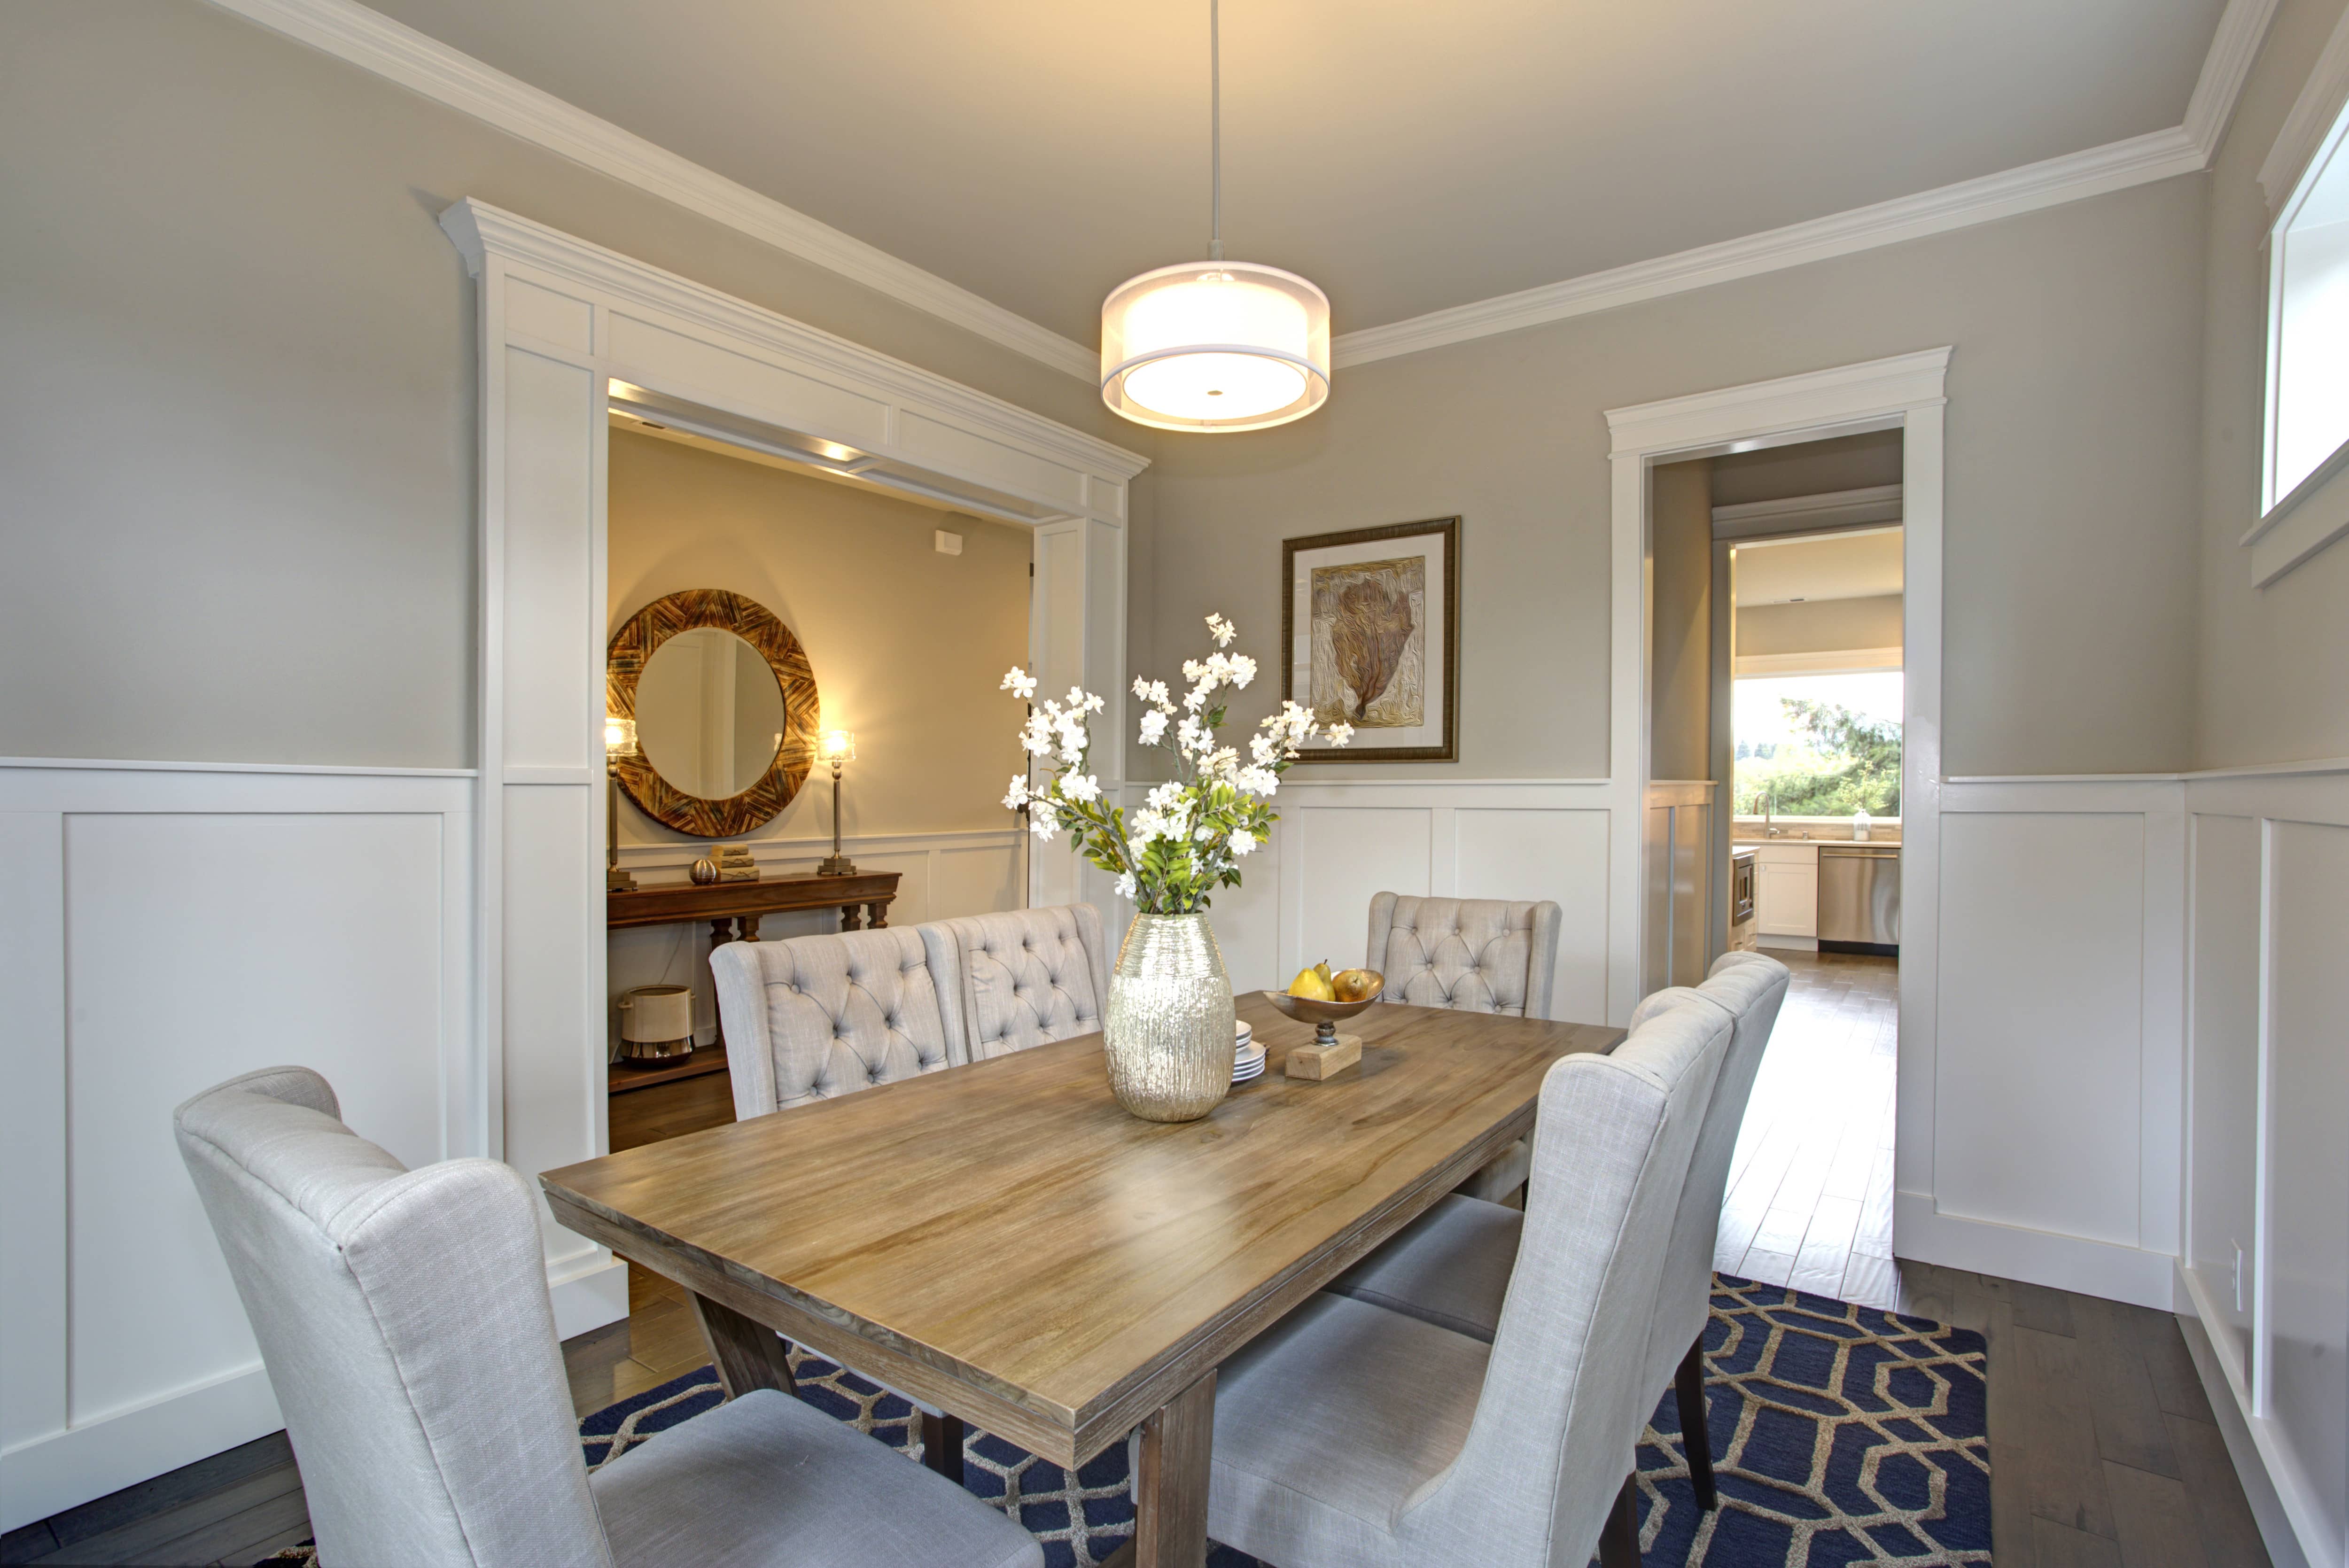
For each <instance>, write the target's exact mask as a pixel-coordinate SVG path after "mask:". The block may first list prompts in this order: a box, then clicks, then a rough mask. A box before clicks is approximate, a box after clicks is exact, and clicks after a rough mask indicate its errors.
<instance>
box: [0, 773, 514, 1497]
mask: <svg viewBox="0 0 2349 1568" xmlns="http://www.w3.org/2000/svg"><path fill="white" fill-rule="evenodd" d="M472 814H473V779H472V776H471V773H469V772H446V773H442V772H413V771H409V772H399V771H368V770H364V769H266V768H231V767H202V766H196V765H189V766H155V765H144V764H138V763H104V762H96V763H72V764H55V763H44V762H38V761H33V762H20V761H6V760H0V887H5V888H6V890H7V896H6V897H5V899H0V995H5V996H6V997H7V999H8V1007H9V1014H10V1026H9V1028H8V1029H7V1030H6V1031H5V1033H0V1071H5V1079H6V1081H7V1083H8V1084H9V1086H10V1087H9V1092H8V1094H7V1095H6V1096H5V1098H0V1530H6V1529H14V1528H15V1527H16V1526H17V1525H20V1524H23V1523H25V1522H28V1521H31V1520H35V1519H40V1518H43V1517H46V1516H47V1515H48V1514H50V1513H54V1512H56V1511H58V1510H60V1509H64V1508H68V1507H71V1506H73V1505H74V1504H77V1503H80V1502H84V1501H88V1500H89V1499H91V1498H94V1497H99V1496H103V1495H104V1494H106V1493H107V1492H109V1491H115V1490H117V1489H119V1488H120V1487H124V1486H128V1485H130V1484H131V1483H133V1482H135V1481H139V1480H145V1479H146V1478H147V1477H149V1476H151V1475H155V1474H158V1473H160V1472H161V1471H163V1470H171V1469H172V1468H174V1467H176V1466H178V1465H182V1464H186V1463H188V1462H190V1461H191V1460H197V1459H201V1458H202V1457H203V1456H205V1455H207V1454H211V1453H215V1452H218V1451H219V1450H220V1449H224V1448H228V1447H231V1446H232V1445H233V1444H236V1443H240V1442H244V1441H247V1440H249V1439H254V1438H256V1437H260V1436H262V1435H263V1434H264V1433H267V1432H271V1431H274V1430H276V1429H278V1428H279V1427H281V1426H283V1425H284V1424H285V1423H284V1422H283V1420H282V1419H281V1418H279V1416H278V1413H277V1404H276V1400H275V1399H274V1397H273V1396H272V1394H271V1393H270V1389H269V1381H268V1378H267V1377H266V1376H265V1375H264V1373H263V1371H262V1369H261V1361H260V1355H259V1352H258V1350H257V1349H256V1347H255V1346H254V1339H253V1335H252V1332H251V1330H250V1329H249V1328H248V1327H247V1326H246V1321H245V1315H244V1311H243V1306H242V1305H240V1303H239V1302H238V1300H237V1296H236V1292H235V1289H234V1287H233V1284H231V1283H230V1280H229V1275H228V1270H227V1267H226V1265H225V1264H223V1263H222V1259H221V1254H220V1250H219V1247H218V1246H217V1244H216V1243H214V1241H213V1239H212V1229H211V1227H210V1225H209V1224H208V1223H207V1222H205V1219H204V1215H203V1211H202V1207H201V1205H200V1204H199V1202H197V1198H196V1192H195V1189H194V1187H193V1186H192V1185H191V1183H190V1181H189V1180H188V1177H187V1173H186V1171H185V1170H184V1169H183V1168H182V1167H181V1162H180V1154H179V1150H178V1147H177V1145H176V1144H175V1142H174V1141H173V1140H172V1136H171V1110H172V1108H173V1107H174V1106H176V1105H178V1104H179V1103H180V1102H181V1101H182V1100H184V1099H187V1098H188V1097H190V1096H191V1095H193V1094H195V1093H197V1092H199V1091H200V1090H202V1089H203V1088H207V1087H209V1086H210V1085H212V1084H213V1083H216V1082H218V1081H220V1080H221V1079H222V1078H230V1077H233V1076H234V1075H235V1074H237V1073H241V1072H246V1071H250V1070H251V1069H253V1068H264V1067H271V1066H274V1065H278V1064H281V1063H288V1062H292V1063H300V1064H302V1065H305V1066H308V1067H313V1068H317V1069H318V1070H319V1071H321V1072H323V1073H325V1074H326V1077H327V1078H329V1079H330V1080H331V1081H332V1082H333V1083H334V1085H335V1087H336V1091H337V1092H338V1093H339V1094H340V1096H341V1098H342V1103H343V1109H344V1114H345V1115H346V1116H347V1118H348V1119H349V1120H350V1122H351V1124H352V1125H353V1126H354V1127H356V1128H357V1130H359V1131H360V1132H362V1133H364V1134H365V1135H366V1136H367V1137H368V1138H370V1139H373V1140H376V1141H377V1142H378V1143H381V1144H382V1145H383V1146H384V1147H386V1148H387V1149H388V1150H391V1151H392V1153H394V1154H395V1155H397V1156H398V1157H399V1158H400V1159H401V1160H403V1161H408V1162H409V1163H410V1164H422V1163H426V1162H429V1161H436V1160H443V1159H448V1158H450V1157H453V1156H458V1155H470V1154H481V1153H485V1152H487V1151H488V1150H489V1147H490V1143H491V1138H490V1121H489V1118H490V1114H491V1104H490V1098H489V1095H488V1093H487V1072H486V1066H485V1064H484V1062H483V1061H482V1060H481V1057H480V1054H479V1048H478V1046H477V1044H476V1035H475V1030H474V1026H473V1016H472V1006H473V987H472V981H471V943H472V924H471V922H472V911H473V887H472V870H471V867H472V852H473V851H472V845H473V824H472Z"/></svg>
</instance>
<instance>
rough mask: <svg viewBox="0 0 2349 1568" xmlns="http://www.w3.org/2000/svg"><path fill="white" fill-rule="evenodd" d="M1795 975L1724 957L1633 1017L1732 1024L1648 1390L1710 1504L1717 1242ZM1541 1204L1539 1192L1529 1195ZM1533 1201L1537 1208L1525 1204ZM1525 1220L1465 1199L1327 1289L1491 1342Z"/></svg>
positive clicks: (1696, 1161) (1690, 1188)
mask: <svg viewBox="0 0 2349 1568" xmlns="http://www.w3.org/2000/svg"><path fill="white" fill-rule="evenodd" d="M1792 978H1793V975H1792V974H1791V973H1790V972H1789V971H1788V970H1787V968H1786V966H1785V965H1783V964H1781V963H1779V962H1778V961H1777V960H1776V959H1775V958H1767V957H1764V956H1763V955H1762V954H1758V953H1729V954H1723V955H1722V956H1721V958H1720V959H1719V960H1717V961H1716V962H1715V963H1714V964H1713V972H1712V973H1711V974H1710V975H1708V976H1706V978H1705V982H1704V984H1703V985H1702V986H1696V987H1691V986H1685V985H1681V986H1674V987H1672V988H1671V989H1669V990H1663V991H1658V992H1656V993H1654V994H1653V995H1650V996H1648V997H1647V998H1646V999H1645V1000H1643V1001H1641V1002H1640V1005H1639V1006H1638V1007H1637V1008H1635V1009H1634V1010H1633V1012H1632V1014H1631V1028H1632V1031H1633V1033H1634V1035H1635V1036H1636V1035H1637V1034H1638V1032H1639V1031H1640V1029H1641V1028H1642V1027H1644V1026H1647V1025H1649V1024H1650V1023H1651V1021H1653V1020H1656V1019H1658V1018H1661V1017H1663V1016H1678V1015H1680V1014H1682V1013H1683V1012H1684V1013H1686V1014H1687V1015H1688V1016H1692V1017H1702V1018H1721V1019H1725V1020H1727V1021H1729V1022H1730V1024H1731V1028H1732V1034H1731V1040H1730V1046H1729V1052H1728V1055H1727V1057H1726V1058H1725V1059H1724V1060H1723V1064H1722V1068H1721V1075H1720V1078H1719V1079H1718V1081H1717V1082H1716V1083H1715V1084H1714V1086H1713V1094H1712V1098H1711V1099H1710V1100H1709V1101H1708V1102H1707V1103H1706V1105H1705V1108H1704V1120H1703V1124H1702V1128H1701V1129H1700V1130H1699V1132H1698V1134H1697V1140H1696V1144H1695V1147H1694V1150H1693V1151H1692V1158H1691V1162H1690V1167H1689V1173H1688V1181H1687V1182H1686V1183H1685V1184H1684V1185H1683V1187H1682V1193H1681V1200H1680V1204H1679V1209H1678V1212H1676V1213H1675V1215H1674V1217H1673V1220H1672V1233H1671V1243H1670V1245H1669V1246H1668V1247H1667V1249H1666V1251H1665V1256H1664V1272H1663V1275H1662V1283H1661V1287H1660V1288H1659V1290H1658V1293H1657V1300H1656V1315H1655V1323H1654V1328H1653V1332H1652V1334H1651V1336H1650V1338H1649V1341H1648V1346H1647V1352H1646V1367H1647V1374H1646V1375H1647V1387H1649V1388H1650V1389H1651V1390H1652V1389H1658V1388H1661V1387H1663V1386H1664V1385H1665V1384H1666V1383H1667V1382H1669V1383H1671V1385H1672V1386H1673V1389H1674V1393H1675V1395H1676V1397H1677V1402H1678V1404H1679V1408H1680V1417H1681V1431H1682V1435H1683V1438H1684V1439H1685V1444H1686V1447H1687V1449H1688V1457H1689V1479H1690V1481H1691V1483H1692V1486H1693V1488H1694V1490H1695V1491H1696V1494H1697V1501H1698V1505H1699V1506H1700V1507H1702V1508H1708V1509H1709V1508H1711V1507H1713V1502H1714V1491H1713V1453H1712V1448H1711V1439H1710V1437H1709V1435H1708V1433H1707V1431H1706V1423H1705V1408H1704V1326H1705V1323H1706V1320H1707V1318H1708V1316H1709V1315H1710V1314H1711V1312H1712V1303H1713V1243H1714V1240H1715V1239H1716V1237H1717V1235H1718V1233H1719V1232H1720V1228H1721V1203H1722V1199H1723V1196H1724V1195H1725V1194H1726V1192H1727V1191H1728V1188H1729V1165H1730V1160H1731V1158H1732V1156H1733V1155H1734V1154H1735V1153H1736V1150H1737V1132H1738V1129H1739V1128H1740V1127H1741V1126H1742V1125H1743V1124H1744V1120H1745V1103H1746V1100H1747V1099H1748V1098H1749V1097H1750V1096H1751V1095H1752V1093H1753V1090H1754V1074H1755V1073H1756V1072H1757V1071H1758V1070H1759V1069H1760V1068H1761V1065H1762V1056H1763V1052H1764V1048H1765V1047H1767V1046H1768V1045H1769V1042H1770V1031H1771V1029H1772V1027H1773V1026H1775V1024H1776V1023H1777V1021H1778V1008H1779V1005H1780V1004H1781V1003H1783V1002H1784V1001H1785V998H1786V986H1787V983H1788V982H1789V981H1790V980H1791V979H1792ZM1530 1196H1531V1198H1532V1199H1534V1200H1536V1201H1537V1200H1538V1199H1539V1198H1540V1196H1541V1194H1540V1192H1539V1191H1534V1192H1533V1193H1532V1194H1530ZM1528 1207H1529V1209H1530V1207H1531V1205H1530V1204H1529V1205H1528ZM1525 1226H1526V1215H1524V1214H1520V1213H1518V1212H1516V1211H1514V1210H1510V1209H1505V1208H1502V1207H1501V1206H1499V1205H1498V1204H1495V1203H1485V1202H1475V1200H1473V1199H1468V1198H1463V1197H1459V1196H1456V1195H1455V1196H1453V1197H1447V1198H1444V1199H1443V1200H1441V1201H1439V1202H1437V1203H1436V1205H1435V1207H1433V1209H1430V1210H1429V1211H1428V1212H1426V1213H1424V1214H1423V1215H1421V1216H1420V1217H1419V1218H1418V1219H1417V1220H1414V1221H1413V1222H1412V1223H1411V1224H1410V1225H1408V1226H1406V1227H1405V1228H1404V1229H1403V1231H1402V1233H1400V1234H1399V1235H1397V1236H1396V1237H1395V1238H1394V1240H1393V1241H1392V1242H1390V1243H1387V1244H1386V1245H1385V1246H1384V1247H1381V1249H1380V1250H1379V1251H1378V1252H1376V1253H1372V1254H1371V1256H1370V1257H1369V1258H1368V1259H1366V1260H1364V1261H1363V1262H1362V1263H1361V1264H1360V1265H1359V1266H1357V1267H1356V1268H1354V1269H1353V1270H1352V1271H1350V1273H1348V1274H1345V1275H1343V1276H1342V1277H1340V1279H1339V1281H1338V1282H1337V1284H1334V1285H1333V1286H1331V1287H1330V1288H1331V1289H1333V1290H1335V1291H1337V1292H1339V1293H1340V1294H1341V1295H1350V1296H1352V1297H1354V1298H1355V1299H1357V1300H1361V1301H1367V1302H1371V1303H1372V1304H1374V1305H1380V1306H1383V1307H1386V1308H1388V1309H1390V1310H1392V1311H1395V1312H1401V1313H1405V1314H1408V1315H1412V1316H1413V1317H1417V1318H1421V1319H1423V1320H1424V1321H1426V1322H1428V1323H1432V1324H1438V1325H1441V1326H1444V1327H1445V1328H1448V1329H1451V1330H1453V1331H1454V1332H1456V1333H1460V1334H1465V1335H1468V1336H1472V1337H1474V1338H1478V1339H1489V1338H1491V1337H1492V1336H1493V1335H1494V1333H1495V1331H1496V1329H1497V1328H1498V1327H1499V1326H1500V1324H1501V1322H1502V1320H1503V1319H1502V1306H1503V1303H1504V1302H1505V1300H1506V1297H1507V1295H1508V1292H1509V1290H1510V1288H1511V1287H1510V1284H1509V1280H1510V1272H1511V1269H1512V1266H1513V1265H1514V1263H1515V1259H1516V1252H1517V1247H1518V1237H1519V1235H1520V1234H1521V1233H1523V1231H1524V1229H1525Z"/></svg>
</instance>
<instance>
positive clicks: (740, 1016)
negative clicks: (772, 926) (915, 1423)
mask: <svg viewBox="0 0 2349 1568" xmlns="http://www.w3.org/2000/svg"><path fill="white" fill-rule="evenodd" d="M709 972H710V974H711V975H712V976H713V977H715V979H716V980H717V983H718V1014H719V1020H720V1021H721V1022H722V1023H723V1024H724V1025H725V1031H724V1032H725V1036H726V1066H727V1069H728V1072H729V1075H730V1077H731V1078H732V1079H733V1086H734V1118H735V1119H736V1120H738V1121H748V1120H750V1119H751V1118H752V1117H754V1116H771V1115H773V1114H774V1113H775V1112H776V1111H779V1110H789V1109H792V1107H793V1106H798V1105H807V1104H810V1103H812V1102H813V1101H815V1100H820V1099H836V1098H838V1097H839V1096H841V1095H844V1094H854V1093H855V1092H856V1091H857V1090H859V1089H864V1088H872V1087H873V1086H874V1085H875V1084H885V1083H895V1082H896V1081H897V1080H898V1079H900V1078H914V1077H916V1076H917V1075H919V1074H922V1073H928V1072H936V1071H939V1070H940V1069H942V1068H948V1067H954V1066H958V1065H960V1064H962V1063H964V1062H968V1060H970V1048H969V1046H968V1037H967V1036H966V1034H965V1031H964V1028H963V1010H962V1009H963V985H962V969H961V965H960V963H959V961H958V959H957V954H956V951H955V944H954V941H953V938H952V937H951V936H949V935H948V934H947V932H946V931H945V929H944V928H943V927H940V926H937V925H917V926H915V927H913V928H912V929H910V930H908V929H905V928H904V927H886V928H884V929H882V930H878V931H843V932H840V933H838V934H822V935H816V936H794V937H788V938H785V939H783V940H781V941H778V942H730V943H726V944H722V945H721V946H719V947H718V948H717V949H716V950H715V951H713V952H712V953H711V954H709ZM907 1398H908V1402H909V1403H911V1404H913V1405H914V1406H915V1407H916V1409H917V1410H918V1411H919V1412H920V1415H921V1423H922V1459H923V1462H924V1463H925V1464H926V1465H928V1466H929V1467H930V1468H931V1469H932V1470H936V1471H937V1472H938V1473H939V1474H941V1475H943V1476H945V1477H946V1478H947V1479H948V1480H954V1481H960V1480H962V1456H963V1435H964V1434H963V1426H962V1420H961V1418H959V1417H957V1416H950V1415H948V1414H947V1413H946V1412H945V1411H943V1410H941V1409H939V1408H937V1407H936V1406H935V1405H931V1404H928V1403H926V1402H924V1401H922V1400H918V1399H912V1398H910V1396H908V1397H907Z"/></svg>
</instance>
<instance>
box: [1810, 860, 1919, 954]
mask: <svg viewBox="0 0 2349 1568" xmlns="http://www.w3.org/2000/svg"><path fill="white" fill-rule="evenodd" d="M1819 945H1820V946H1821V947H1822V948H1826V947H1829V946H1833V947H1837V948H1842V949H1846V950H1857V951H1859V952H1862V953H1894V952H1898V951H1899V947H1900V846H1899V845H1898V844H1832V843H1830V844H1821V845H1820V846H1819Z"/></svg>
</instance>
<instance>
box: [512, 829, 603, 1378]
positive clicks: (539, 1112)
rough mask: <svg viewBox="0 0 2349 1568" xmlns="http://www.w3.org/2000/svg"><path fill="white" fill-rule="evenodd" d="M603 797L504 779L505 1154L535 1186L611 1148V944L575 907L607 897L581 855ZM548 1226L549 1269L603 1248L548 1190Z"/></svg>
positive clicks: (543, 1218)
mask: <svg viewBox="0 0 2349 1568" xmlns="http://www.w3.org/2000/svg"><path fill="white" fill-rule="evenodd" d="M595 801H596V797H595V791H593V790H591V789H584V788H574V787H571V786H566V785H508V786H506V787H505V844H504V848H505V865H504V872H505V884H506V889H507V895H506V904H505V924H506V942H505V994H504V1009H503V1025H504V1041H505V1050H504V1057H503V1069H504V1070H503V1087H504V1091H505V1097H504V1098H505V1151H504V1159H505V1161H506V1163H507V1164H509V1165H511V1166H512V1167H513V1168H514V1169H515V1170H517V1171H521V1172H522V1173H523V1175H524V1176H526V1177H529V1178H531V1181H532V1185H533V1187H535V1186H536V1185H537V1176H538V1173H539V1172H540V1171H551V1170H553V1169H554V1168H555V1167H556V1166H559V1165H572V1164H575V1163H577V1162H578V1161H582V1160H592V1159H594V1158H595V1155H596V1154H597V1153H598V1152H599V1151H600V1150H602V1148H603V1144H604V1110H605V1105H604V1099H605V1096H604V1063H605V1053H604V1050H603V1049H602V1048H601V1041H602V1040H603V1037H604V1035H603V1028H602V1024H601V1021H600V1020H599V1019H596V1018H595V1017H593V1016H591V1015H590V1013H589V1011H588V1009H589V1006H590V998H591V997H593V996H594V995H596V994H597V992H598V991H600V990H601V989H602V985H603V979H604V976H603V974H602V969H603V965H604V950H603V944H601V943H598V944H596V946H595V950H594V951H593V953H592V954H591V953H589V952H587V951H585V950H584V949H583V944H582V943H581V941H580V936H579V929H578V917H577V913H576V912H578V911H580V910H584V909H590V908H597V907H600V905H601V903H602V890H601V889H600V888H597V887H595V885H593V884H592V883H590V882H589V881H588V880H587V879H588V874H589V873H590V872H592V871H593V869H594V868H593V865H592V864H591V863H588V862H586V861H585V859H584V857H582V856H581V855H580V854H579V853H578V852H577V846H578V845H579V844H582V843H586V842H591V841H593V836H594V832H595V825H594V822H593V820H591V819H592V815H593V812H594V810H595ZM525 891H526V892H527V895H528V896H527V898H526V899H525V898H523V897H518V896H517V894H520V893H523V892H525ZM591 962H592V967H591ZM539 1222H540V1225H541V1228H542V1229H543V1230H544V1232H545V1233H546V1243H547V1261H548V1263H549V1264H550V1265H554V1266H556V1267H557V1268H559V1267H560V1266H561V1265H563V1264H566V1263H570V1262H574V1261H576V1260H579V1259H582V1258H585V1257H587V1256H589V1255H591V1254H592V1253H594V1252H595V1244H594V1243H591V1242H588V1241H587V1240H585V1238H584V1237H581V1236H577V1235H574V1234H573V1233H571V1232H569V1231H566V1230H564V1229H562V1228H561V1227H560V1226H558V1225H556V1224H555V1222H554V1211H553V1210H551V1209H549V1208H547V1206H546V1201H545V1199H544V1198H543V1197H542V1198H541V1199H540V1200H539ZM565 1326H566V1327H568V1325H565ZM572 1331H573V1332H578V1330H576V1329H574V1330H572Z"/></svg>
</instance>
